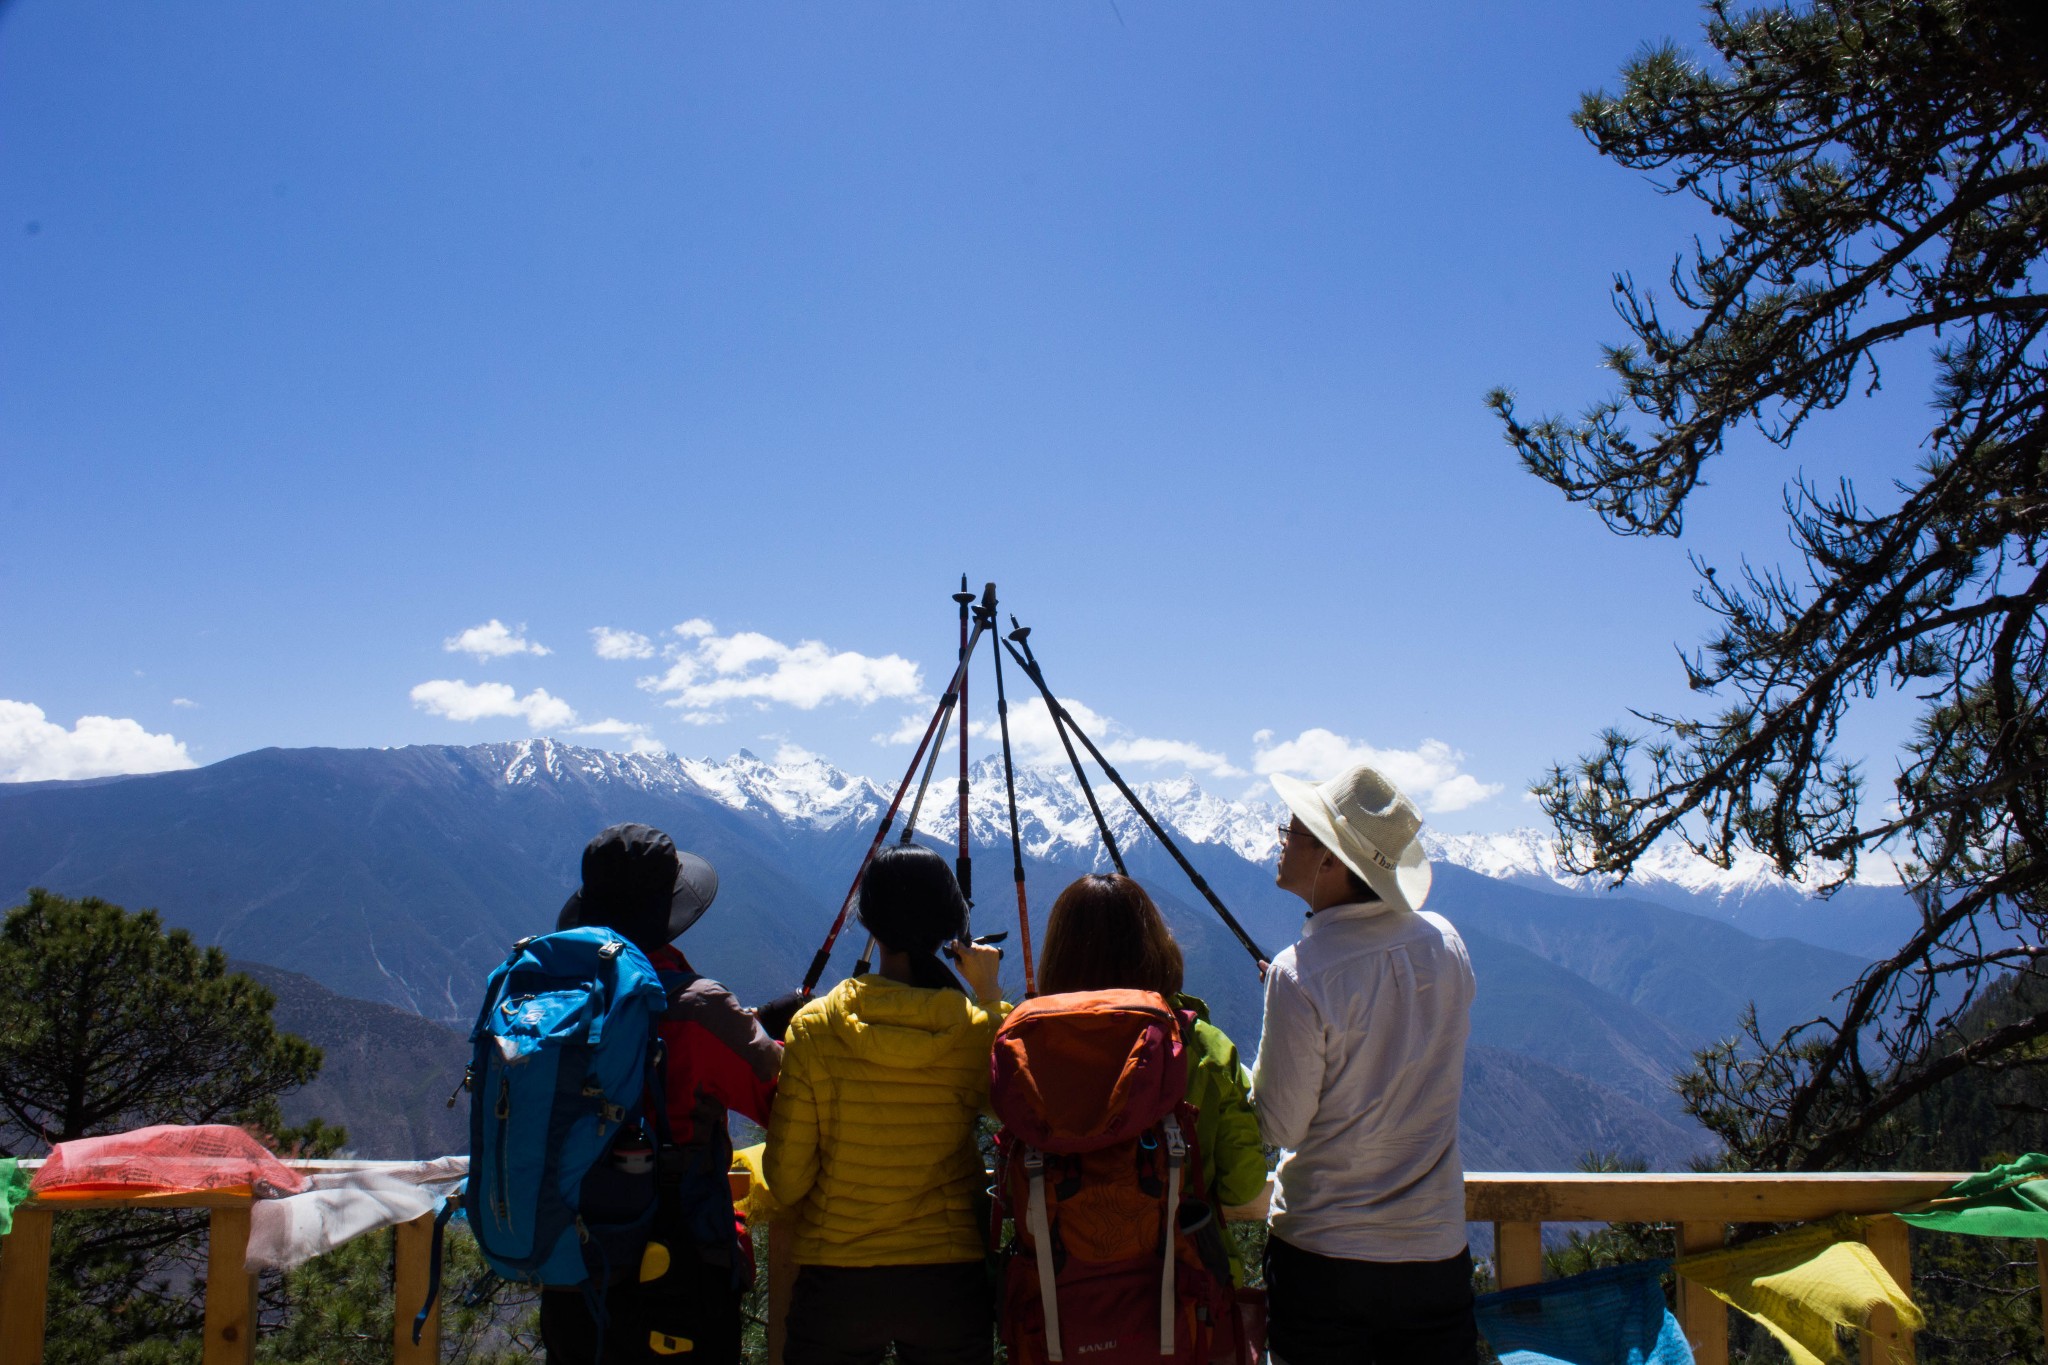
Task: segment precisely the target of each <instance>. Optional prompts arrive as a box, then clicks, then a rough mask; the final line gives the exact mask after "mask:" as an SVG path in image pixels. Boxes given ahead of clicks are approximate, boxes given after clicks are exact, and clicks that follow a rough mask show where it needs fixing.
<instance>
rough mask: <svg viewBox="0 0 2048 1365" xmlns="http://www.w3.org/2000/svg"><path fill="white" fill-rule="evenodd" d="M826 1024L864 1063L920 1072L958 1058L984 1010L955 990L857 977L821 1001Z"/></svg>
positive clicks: (981, 1023) (984, 1022) (983, 1023)
mask: <svg viewBox="0 0 2048 1365" xmlns="http://www.w3.org/2000/svg"><path fill="white" fill-rule="evenodd" d="M823 1003H824V1006H825V1024H826V1026H827V1027H828V1028H830V1029H831V1030H832V1032H833V1033H834V1034H836V1035H838V1036H839V1038H840V1039H841V1040H842V1041H844V1042H845V1044H846V1045H847V1046H848V1047H850V1048H854V1049H857V1050H858V1051H859V1052H860V1053H861V1054H862V1055H863V1056H864V1057H866V1058H867V1059H868V1060H869V1061H872V1062H874V1063H876V1064H878V1065H881V1066H887V1067H893V1068H900V1069H904V1070H921V1069H923V1068H925V1067H929V1066H932V1065H934V1064H935V1063H938V1062H941V1061H945V1060H947V1059H948V1058H951V1057H957V1056H958V1055H959V1049H960V1047H961V1045H962V1043H963V1042H964V1041H966V1035H967V1034H968V1033H969V1032H970V1031H971V1030H974V1029H977V1028H979V1029H986V1028H987V1027H988V1018H989V1016H988V1011H986V1010H984V1009H982V1008H981V1006H979V1005H977V1004H975V1003H974V1002H973V1001H972V1000H969V999H968V998H967V997H966V996H964V995H962V994H961V993H960V992H958V991H950V990H925V989H923V988H921V987H917V986H906V985H904V984H902V983H901V982H898V981H891V980H890V979H889V978H888V977H886V976H856V977H852V978H850V979H848V980H845V981H842V982H840V983H839V984H838V985H837V986H834V987H833V988H832V993H831V994H830V995H828V996H826V997H825V999H824V1002H823Z"/></svg>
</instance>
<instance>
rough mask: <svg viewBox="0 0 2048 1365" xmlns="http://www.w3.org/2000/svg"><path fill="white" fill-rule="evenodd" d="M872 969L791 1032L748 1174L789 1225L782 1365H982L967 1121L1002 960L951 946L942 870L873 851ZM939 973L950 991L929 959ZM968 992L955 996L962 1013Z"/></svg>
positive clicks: (984, 1096) (979, 1178) (984, 1317)
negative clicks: (758, 1168) (951, 966)
mask: <svg viewBox="0 0 2048 1365" xmlns="http://www.w3.org/2000/svg"><path fill="white" fill-rule="evenodd" d="M859 914H860V921H861V923H862V924H863V925H865V926H866V928H867V930H868V932H870V933H871V934H873V935H874V936H875V942H876V945H877V947H878V948H879V950H880V954H881V956H880V966H881V970H880V971H879V972H877V973H874V974H872V975H868V976H858V977H852V978H849V979H848V980H845V981H842V982H840V983H839V985H837V986H836V987H834V988H833V989H832V991H831V993H830V994H828V995H826V996H824V997H823V998H822V999H818V1000H813V1001H812V1002H810V1003H809V1004H807V1005H805V1006H804V1007H803V1008H802V1009H801V1010H799V1011H798V1012H797V1014H796V1017H795V1018H794V1019H792V1020H791V1021H790V1025H789V1031H788V1034H787V1035H786V1037H785V1039H784V1048H783V1054H782V1079H781V1089H780V1091H779V1092H778V1093H777V1096H776V1100H775V1109H774V1112H773V1114H772V1115H771V1117H770V1119H769V1124H768V1144H767V1149H766V1151H765V1152H764V1153H763V1156H762V1169H763V1174H764V1175H765V1176H766V1179H767V1183H768V1188H769V1190H770V1191H771V1192H772V1193H773V1195H774V1198H775V1200H776V1202H777V1203H779V1204H781V1205H782V1206H783V1207H784V1208H786V1209H787V1210H789V1212H790V1214H791V1215H792V1216H793V1217H794V1219H795V1221H796V1235H795V1237H794V1239H793V1248H792V1249H793V1254H794V1257H795V1260H796V1263H797V1266H798V1270H797V1276H796V1285H795V1288H794V1290H793V1291H792V1293H791V1297H790V1304H789V1317H788V1322H787V1336H786V1338H785V1345H784V1348H783V1360H784V1362H785V1365H873V1362H878V1361H880V1360H881V1359H882V1357H883V1355H884V1353H885V1352H887V1351H888V1349H889V1348H890V1347H891V1346H892V1345H893V1346H894V1347H895V1350H896V1356H897V1359H898V1360H900V1361H902V1362H903V1365H988V1362H990V1361H991V1360H992V1358H993V1355H994V1341H993V1327H994V1322H995V1314H994V1304H993V1300H992V1295H991V1291H990V1286H989V1281H988V1275H987V1271H986V1268H985V1264H984V1256H985V1255H986V1250H987V1242H986V1237H987V1233H986V1227H985V1225H984V1223H983V1217H984V1215H983V1212H982V1210H983V1209H984V1208H985V1207H986V1205H985V1204H984V1203H983V1201H982V1191H983V1189H984V1187H985V1186H986V1185H987V1183H988V1179H987V1177H986V1176H985V1175H984V1174H983V1171H982V1162H981V1153H980V1151H979V1149H978V1148H977V1147H976V1145H975V1120H976V1118H977V1116H979V1115H980V1113H981V1111H982V1110H983V1108H984V1107H985V1106H986V1105H987V1103H988V1073H989V1049H990V1045H991V1043H992V1041H993V1039H994V1036H995V1030H996V1025H997V1024H999V1023H1001V1022H1002V1020H1003V1018H1004V1017H1005V1016H1006V1015H1007V1014H1008V1013H1009V1010H1010V1007H1009V1005H1008V1004H1006V1003H1004V1002H1003V1000H1002V998H1001V988H1000V987H999V986H998V985H997V984H996V970H997V966H998V964H999V961H1000V959H1001V956H1002V954H1001V950H999V949H996V948H992V947H987V946H983V945H978V944H973V943H967V942H963V941H961V940H962V939H963V938H964V936H965V934H966V932H967V902H966V900H965V899H964V898H963V897H962V896H961V894H960V887H959V884H958V883H956V882H955V881H954V880H953V872H952V869H950V868H948V867H947V866H946V862H945V859H943V858H941V857H940V856H939V855H938V854H936V853H934V852H932V851H931V850H930V849H926V848H921V847H918V846H916V845H912V844H905V845H900V846H896V847H892V848H888V849H885V850H884V851H883V852H881V853H880V854H878V855H877V856H876V858H875V860H874V862H873V863H871V864H870V865H869V866H868V870H867V873H866V875H865V876H863V878H862V879H861V889H860V905H859ZM942 950H943V951H944V952H946V953H947V955H948V956H950V957H952V959H953V960H954V962H955V963H957V964H958V966H959V968H960V974H961V976H963V977H965V978H966V981H967V985H966V987H964V988H963V986H962V985H961V983H960V981H959V980H958V979H957V978H955V977H954V975H953V974H952V973H951V972H950V971H948V970H947V969H946V967H945V966H944V964H943V963H941V962H940V961H939V956H938V954H939V953H940V952H941V951H942ZM969 991H971V992H972V996H971V998H970V995H969Z"/></svg>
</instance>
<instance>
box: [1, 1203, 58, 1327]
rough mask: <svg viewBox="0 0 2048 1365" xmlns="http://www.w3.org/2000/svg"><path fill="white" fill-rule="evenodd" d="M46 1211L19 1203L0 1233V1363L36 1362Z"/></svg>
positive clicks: (44, 1292)
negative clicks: (11, 1225)
mask: <svg viewBox="0 0 2048 1365" xmlns="http://www.w3.org/2000/svg"><path fill="white" fill-rule="evenodd" d="M50 1222H51V1219H50V1212H49V1210H48V1209H37V1208H29V1207H27V1206H23V1207H21V1208H18V1209H16V1210H15V1211H14V1230H13V1231H12V1232H10V1233H8V1234H7V1235H6V1236H5V1237H0V1365H42V1361H43V1322H44V1319H45V1317H46V1316H47V1315H48V1313H49V1310H50Z"/></svg>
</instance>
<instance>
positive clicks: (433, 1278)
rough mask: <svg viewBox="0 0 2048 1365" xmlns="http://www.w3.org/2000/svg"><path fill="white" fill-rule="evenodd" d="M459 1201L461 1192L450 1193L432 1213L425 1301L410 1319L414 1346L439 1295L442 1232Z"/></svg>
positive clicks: (417, 1343) (453, 1214)
mask: <svg viewBox="0 0 2048 1365" xmlns="http://www.w3.org/2000/svg"><path fill="white" fill-rule="evenodd" d="M461 1203H462V1196H461V1194H459V1193H454V1194H450V1195H449V1196H448V1198H447V1199H445V1200H443V1201H442V1204H441V1211H440V1212H439V1213H437V1214H435V1215H434V1240H433V1245H432V1247H431V1249H430V1250H429V1251H428V1252H427V1301H426V1302H425V1303H423V1304H421V1305H420V1311H419V1315H418V1316H417V1317H415V1318H414V1319H413V1320H412V1344H413V1345H415V1346H417V1345H419V1344H420V1336H421V1334H422V1333H424V1332H425V1331H426V1330H427V1317H428V1315H430V1314H431V1313H432V1312H433V1311H434V1300H436V1299H438V1298H440V1297H441V1244H442V1233H443V1231H444V1230H445V1229H446V1228H447V1226H448V1220H449V1219H450V1218H452V1217H454V1216H455V1210H456V1207H457V1206H458V1205H460V1204H461Z"/></svg>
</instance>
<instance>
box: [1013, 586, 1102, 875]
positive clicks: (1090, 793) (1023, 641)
mask: <svg viewBox="0 0 2048 1365" xmlns="http://www.w3.org/2000/svg"><path fill="white" fill-rule="evenodd" d="M1010 625H1011V626H1012V627H1014V629H1012V630H1011V631H1010V638H1011V639H1012V640H1015V641H1016V642H1017V643H1018V644H1020V645H1022V646H1023V647H1024V654H1023V657H1021V658H1019V659H1018V660H1017V662H1018V664H1019V665H1020V666H1021V667H1023V668H1024V670H1025V671H1026V674H1027V675H1028V676H1030V677H1031V679H1032V681H1033V682H1035V683H1037V685H1038V690H1039V692H1041V693H1042V694H1043V695H1044V697H1045V702H1046V709H1047V710H1048V711H1049V712H1050V713H1051V715H1052V732H1053V733H1054V734H1056V735H1058V736H1059V737H1060V747H1061V748H1063V749H1065V750H1066V751H1067V762H1068V764H1069V765H1070V766H1072V768H1073V769H1074V779H1075V780H1076V781H1077V782H1079V783H1080V784H1081V795H1083V796H1085V797H1087V798H1088V809H1089V811H1090V812H1091V813H1093V814H1094V816H1095V828H1096V829H1097V830H1098V831H1099V832H1100V833H1101V835H1102V846H1103V847H1104V848H1105V849H1107V850H1109V861H1110V863H1111V864H1112V865H1113V866H1114V867H1115V868H1116V870H1117V871H1118V872H1119V873H1122V874H1123V875H1124V876H1126V877H1128V876H1129V875H1130V873H1128V872H1125V871H1124V855H1123V854H1122V853H1120V852H1119V851H1118V850H1117V846H1116V836H1115V835H1114V834H1111V833H1110V832H1109V821H1108V820H1107V819H1106V818H1105V817H1104V816H1103V814H1102V807H1101V805H1100V804H1098V803H1097V802H1096V800H1095V788H1094V787H1092V786H1090V785H1089V784H1088V773H1087V770H1086V769H1084V768H1083V767H1082V766H1081V756H1080V755H1079V754H1077V753H1075V752H1074V741H1073V740H1071V739H1068V738H1067V727H1066V726H1065V725H1064V724H1063V723H1062V722H1061V721H1060V716H1061V715H1063V714H1064V711H1065V708H1063V707H1061V706H1060V704H1059V703H1058V702H1056V701H1054V700H1053V696H1052V693H1050V692H1047V691H1046V689H1045V684H1044V682H1042V681H1040V680H1039V679H1038V677H1037V675H1036V674H1035V673H1032V672H1031V670H1033V669H1035V668H1037V667H1038V660H1037V659H1036V658H1034V657H1033V656H1032V653H1031V627H1029V626H1020V625H1018V624H1017V618H1016V617H1015V616H1012V617H1011V618H1010ZM1016 652H1017V651H1016V650H1014V649H1012V650H1011V651H1010V653H1011V654H1013V655H1014V654H1016Z"/></svg>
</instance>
